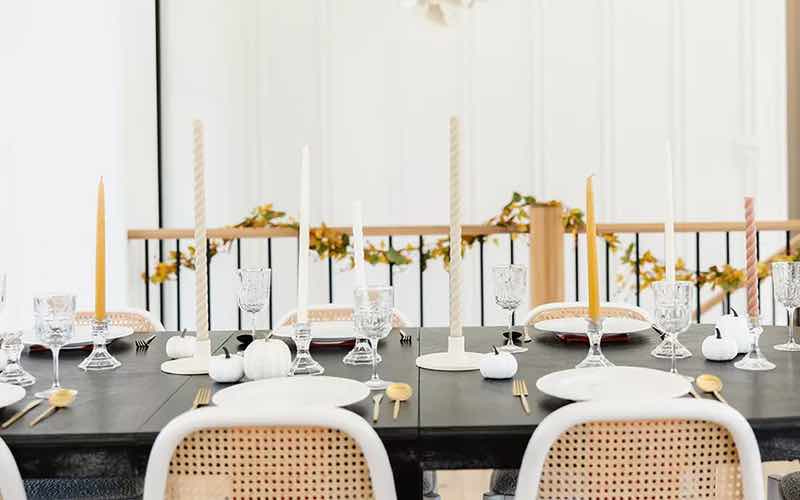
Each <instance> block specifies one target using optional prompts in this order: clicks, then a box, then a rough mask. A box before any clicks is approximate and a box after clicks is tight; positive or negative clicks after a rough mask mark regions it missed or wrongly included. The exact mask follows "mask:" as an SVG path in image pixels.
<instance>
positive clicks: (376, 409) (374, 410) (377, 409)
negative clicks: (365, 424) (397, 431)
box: [372, 392, 383, 422]
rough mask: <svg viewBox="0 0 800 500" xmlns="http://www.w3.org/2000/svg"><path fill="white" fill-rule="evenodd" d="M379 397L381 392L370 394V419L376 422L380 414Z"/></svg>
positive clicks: (380, 397) (381, 396) (381, 394)
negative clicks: (371, 404) (371, 403)
mask: <svg viewBox="0 0 800 500" xmlns="http://www.w3.org/2000/svg"><path fill="white" fill-rule="evenodd" d="M381 399H383V393H382V392H379V393H378V394H376V395H374V396H372V402H373V406H372V421H373V422H377V421H378V418H380V414H381Z"/></svg>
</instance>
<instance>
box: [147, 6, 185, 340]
mask: <svg viewBox="0 0 800 500" xmlns="http://www.w3.org/2000/svg"><path fill="white" fill-rule="evenodd" d="M154 7H155V12H154V14H155V15H154V24H155V26H154V30H155V63H156V64H155V66H156V67H155V70H156V74H155V79H156V81H155V84H156V154H157V156H156V190H157V195H158V212H157V216H158V227H159V228H162V227H164V195H163V189H162V187H161V185H162V174H161V171H162V168H161V166H162V164H163V151H162V148H161V2H160V0H155V5H154ZM158 261H159V262H164V240H158ZM179 265H180V264H179ZM158 293H159V295H158V305H159V308H158V313H159V317H160V318H161V324H162V325H163V324H164V283H163V282H161V283H160V284H159V285H158ZM148 309H149V308H148Z"/></svg>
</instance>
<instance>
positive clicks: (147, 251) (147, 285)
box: [144, 239, 150, 311]
mask: <svg viewBox="0 0 800 500" xmlns="http://www.w3.org/2000/svg"><path fill="white" fill-rule="evenodd" d="M149 243H150V242H149V241H148V240H146V239H145V240H144V308H145V309H146V310H148V311H149V310H150V245H149Z"/></svg>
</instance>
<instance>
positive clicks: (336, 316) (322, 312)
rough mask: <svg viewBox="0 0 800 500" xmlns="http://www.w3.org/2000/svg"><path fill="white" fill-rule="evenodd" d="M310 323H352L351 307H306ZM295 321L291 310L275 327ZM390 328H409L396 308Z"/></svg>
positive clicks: (318, 305) (325, 305)
mask: <svg viewBox="0 0 800 500" xmlns="http://www.w3.org/2000/svg"><path fill="white" fill-rule="evenodd" d="M308 319H309V320H310V321H326V322H327V321H353V306H351V305H342V304H313V305H310V306H308ZM296 321H297V310H296V309H292V310H290V311H289V312H287V313H286V314H284V315H283V316H282V317H281V319H279V320H278V322H277V323H276V325H278V326H277V327H278V328H280V327H282V326H289V325H293V324H295V322H296ZM392 326H393V327H395V328H401V327H407V326H411V322H410V321H409V320H408V318H407V317H406V316H405V315H404V314H403V313H402V312H400V311H399V310H397V309H396V308H395V309H393V310H392Z"/></svg>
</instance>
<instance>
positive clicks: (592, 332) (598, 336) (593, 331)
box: [575, 318, 614, 368]
mask: <svg viewBox="0 0 800 500" xmlns="http://www.w3.org/2000/svg"><path fill="white" fill-rule="evenodd" d="M586 336H587V337H589V353H588V354H587V355H586V357H585V358H584V359H583V361H581V362H580V363H578V365H577V366H576V367H575V368H603V367H608V366H614V363H612V362H611V361H609V360H608V358H606V357H605V356H604V355H603V351H602V350H601V349H600V343H601V341H602V340H603V318H598V319H597V320H593V319H591V318H587V319H586Z"/></svg>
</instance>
